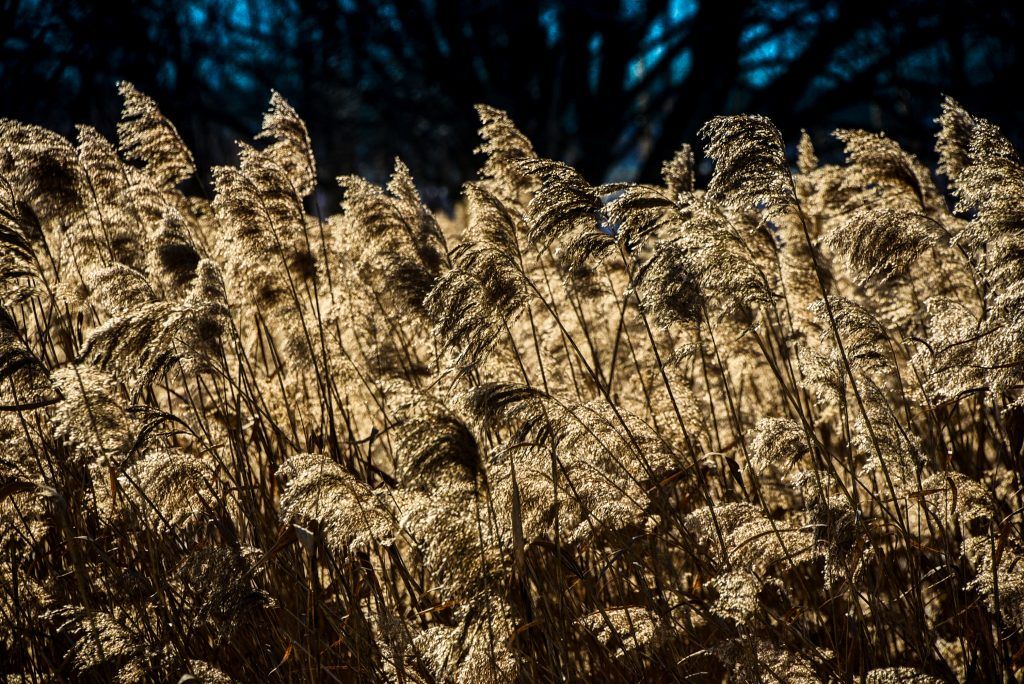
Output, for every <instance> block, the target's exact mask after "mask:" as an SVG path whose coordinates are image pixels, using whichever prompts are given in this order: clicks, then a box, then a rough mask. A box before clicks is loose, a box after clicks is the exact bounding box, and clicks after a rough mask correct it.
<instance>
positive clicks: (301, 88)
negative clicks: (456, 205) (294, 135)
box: [0, 0, 1024, 205]
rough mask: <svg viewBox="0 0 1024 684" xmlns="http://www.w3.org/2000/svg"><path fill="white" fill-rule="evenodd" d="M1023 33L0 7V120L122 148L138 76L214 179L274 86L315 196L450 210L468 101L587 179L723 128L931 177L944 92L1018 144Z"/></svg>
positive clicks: (690, 13)
mask: <svg viewBox="0 0 1024 684" xmlns="http://www.w3.org/2000/svg"><path fill="white" fill-rule="evenodd" d="M1022 24H1024V2H1020V1H1016V0H979V1H977V2H969V1H966V0H957V1H953V0H857V1H854V2H844V1H841V0H773V1H771V2H739V1H737V0H707V1H705V0H589V1H584V0H508V1H498V0H480V1H477V2H468V1H458V0H397V1H395V0H290V1H287V2H270V1H268V0H248V1H245V0H240V1H231V0H183V1H181V2H159V1H156V0H140V1H138V2H124V1H118V0H106V1H103V0H98V1H95V2H80V1H75V0H69V1H66V2H53V3H48V2H40V1H38V0H0V116H4V117H14V118H17V119H21V120H24V121H28V122H33V123H39V124H42V125H45V126H48V127H51V128H53V129H55V130H57V131H59V132H61V133H65V134H69V135H70V134H73V125H74V124H75V123H93V124H96V125H98V126H99V128H100V129H101V130H102V131H104V132H105V133H107V134H108V135H113V132H114V126H115V124H116V121H117V118H118V112H119V108H120V99H119V97H118V96H117V92H116V88H115V82H116V81H118V80H120V79H127V80H130V81H132V82H133V83H135V85H136V86H137V87H138V88H139V89H140V90H142V91H143V92H145V93H147V94H149V95H151V96H152V97H154V98H155V99H156V100H157V101H158V102H159V104H160V106H161V109H162V110H163V112H164V113H165V114H166V115H168V116H169V117H170V118H171V119H172V120H173V121H174V122H175V123H176V124H177V126H178V128H179V130H180V131H181V132H182V135H183V136H184V138H185V139H186V141H187V142H188V143H189V144H190V145H191V146H192V147H193V149H194V151H195V153H196V157H197V161H198V162H199V164H200V166H201V167H203V168H204V169H205V168H207V167H208V166H209V165H211V164H216V163H225V162H230V161H233V160H234V147H233V143H232V141H233V140H235V139H238V138H248V137H251V136H252V134H254V133H255V132H256V131H257V129H258V127H259V121H260V117H261V114H262V112H263V110H264V109H265V108H266V104H267V100H268V98H269V91H270V89H271V88H276V89H278V90H280V91H281V93H282V94H283V95H284V96H285V97H286V98H287V99H288V100H289V101H290V102H291V104H292V105H293V106H294V107H295V108H296V109H297V110H298V111H299V113H300V114H301V115H302V116H303V118H304V119H305V120H306V122H307V123H308V125H309V128H310V132H311V134H312V137H313V140H314V144H315V145H316V147H317V156H318V160H319V164H320V174H321V177H322V180H324V181H329V179H331V178H333V177H334V176H336V175H339V174H343V173H353V172H356V173H360V174H363V175H366V176H368V177H370V178H371V179H373V180H381V179H382V178H383V177H385V176H386V174H387V172H388V169H389V168H390V166H391V161H392V159H393V157H394V156H395V155H399V156H401V157H402V158H403V159H404V160H405V161H406V162H407V163H408V164H409V166H410V167H411V169H412V171H413V174H414V176H415V177H416V178H417V181H418V182H419V183H420V184H421V185H422V187H423V189H424V190H425V192H426V194H427V196H428V198H429V199H430V201H431V202H432V203H434V204H436V205H446V204H448V203H449V201H450V198H451V197H453V196H454V195H455V193H456V192H457V188H458V186H459V185H460V183H461V182H462V181H464V180H466V179H469V178H471V177H472V175H473V174H474V172H475V170H476V168H477V166H478V164H479V161H480V160H479V158H476V157H475V156H474V154H473V148H474V147H475V146H476V145H477V143H478V141H477V139H476V128H477V125H478V123H477V120H476V116H475V113H474V111H473V107H472V105H473V104H474V103H477V102H484V103H489V104H492V105H494V106H497V107H501V108H505V109H507V110H508V111H509V112H510V114H511V115H512V117H513V118H514V120H515V121H516V122H517V123H518V124H519V126H520V127H521V128H522V129H523V130H524V131H525V132H526V133H527V134H528V135H529V136H530V137H531V139H532V140H533V141H534V144H535V146H536V148H537V150H538V152H539V153H541V154H543V155H545V156H550V157H554V158H558V159H563V160H566V161H569V162H571V163H573V164H575V165H577V166H578V167H579V168H580V169H581V170H582V171H583V173H584V174H585V175H586V176H587V177H588V179H589V180H591V181H592V182H600V181H604V180H613V179H615V180H621V179H632V178H638V179H641V180H650V179H653V178H655V177H657V172H658V168H659V167H660V164H661V162H662V161H663V160H664V159H665V158H667V157H669V156H671V154H672V153H673V152H674V151H675V150H676V149H677V148H678V146H679V145H680V144H681V143H683V142H686V141H692V140H693V139H694V136H695V132H696V130H697V129H698V128H699V127H700V125H701V123H703V122H704V121H705V120H706V119H708V118H710V117H711V116H713V115H715V114H722V113H733V112H758V113H763V114H767V115H769V116H771V117H772V118H773V119H774V120H775V121H776V122H777V123H778V124H779V126H780V127H781V128H782V130H783V133H784V134H785V135H786V137H787V140H788V141H789V142H790V143H791V144H792V143H793V142H795V141H796V139H797V136H798V134H799V131H800V129H801V128H806V129H808V130H809V131H810V132H811V133H812V135H813V136H814V137H815V140H816V142H818V143H819V145H821V146H823V149H824V151H825V153H826V154H828V153H829V150H832V151H833V153H834V150H835V145H834V143H832V144H831V146H830V143H829V140H830V139H829V137H828V134H829V132H830V131H831V130H832V129H834V128H836V127H850V126H856V127H862V128H868V129H872V130H877V129H884V130H886V131H887V132H888V133H889V134H890V135H891V136H893V137H895V138H896V139H897V140H899V141H900V142H901V143H903V144H904V145H905V146H906V147H907V148H908V149H910V150H912V151H914V152H917V153H920V154H922V155H923V156H924V157H925V159H926V160H929V158H930V155H931V154H932V153H931V147H932V138H931V136H932V134H933V132H934V129H935V125H934V123H933V119H934V118H935V116H936V115H937V114H938V111H939V103H940V101H941V96H942V95H943V94H949V95H952V96H954V97H956V98H957V99H959V100H960V101H961V103H962V104H963V105H964V106H965V107H966V108H967V109H968V110H969V111H972V112H973V113H976V114H980V115H982V116H986V117H988V118H991V119H992V120H994V121H995V122H996V123H998V124H1000V125H1001V126H1003V128H1004V129H1005V130H1006V131H1007V132H1008V133H1009V134H1010V136H1011V138H1014V139H1015V140H1016V139H1017V135H1016V134H1017V132H1018V131H1021V130H1024V127H1022V125H1021V124H1022V123H1024V121H1022V118H1024V109H1022V107H1021V105H1022V102H1024V94H1022V90H1021V84H1022V80H1021V76H1022V59H1021V50H1022V37H1021V30H1022V29H1024V25H1022ZM1018 141H1019V140H1018ZM328 184H329V185H332V184H330V183H329V182H328Z"/></svg>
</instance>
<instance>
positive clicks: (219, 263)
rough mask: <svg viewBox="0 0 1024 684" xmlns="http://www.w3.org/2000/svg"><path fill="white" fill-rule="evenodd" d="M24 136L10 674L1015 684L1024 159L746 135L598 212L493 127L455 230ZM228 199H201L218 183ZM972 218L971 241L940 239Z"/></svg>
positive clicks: (4, 169) (299, 168) (168, 155)
mask: <svg viewBox="0 0 1024 684" xmlns="http://www.w3.org/2000/svg"><path fill="white" fill-rule="evenodd" d="M122 94H123V95H124V97H125V111H124V117H123V121H122V123H121V125H120V126H119V128H118V137H119V140H118V143H117V145H116V146H115V145H113V144H112V143H110V142H108V141H107V140H105V139H104V138H103V137H102V136H101V135H100V134H99V133H97V132H96V131H95V130H93V129H90V128H86V127H83V128H81V129H80V131H79V136H78V141H77V144H73V143H71V142H69V141H68V140H65V139H63V138H61V137H59V136H57V135H55V134H53V133H50V132H47V131H45V130H41V129H39V128H35V127H32V126H27V125H23V124H19V123H16V122H12V121H3V122H0V297H2V304H3V308H2V314H3V315H2V316H0V408H2V409H3V410H2V411H0V439H2V444H3V450H2V453H0V477H2V481H0V509H2V512H3V515H2V520H0V545H2V554H0V591H2V600H0V669H2V670H3V673H4V674H6V675H7V681H19V682H20V681H26V682H28V681H31V682H36V681H112V680H113V681H120V682H134V681H170V682H173V681H178V679H179V677H182V676H183V675H186V674H188V675H191V677H192V678H193V679H192V680H193V681H194V680H201V681H208V682H224V681H231V680H235V681H241V682H250V681H267V680H273V681H296V682H299V681H342V682H348V681H362V682H367V681H377V680H391V681H397V682H447V681H455V682H467V683H468V682H497V681H509V680H516V679H518V680H523V681H538V682H540V681H544V682H546V681H581V680H601V681H624V682H625V681H629V682H632V681H682V680H693V681H720V680H723V679H730V680H733V681H741V682H748V681H749V682H773V681H785V682H812V681H868V682H878V683H882V682H931V681H954V680H972V681H980V680H985V681H999V680H1002V681H1011V680H1013V679H1015V678H1016V677H1017V676H1019V670H1018V668H1019V667H1020V666H1021V663H1022V654H1024V636H1022V633H1021V630H1022V629H1024V574H1022V573H1024V568H1022V567H1021V566H1020V564H1019V561H1020V560H1021V558H1022V554H1024V545H1022V539H1021V532H1022V526H1021V518H1020V513H1021V511H1022V506H1024V501H1022V495H1021V493H1022V486H1021V485H1022V483H1021V475H1022V473H1024V470H1022V468H1021V466H1022V462H1021V459H1022V453H1021V445H1022V439H1024V413H1022V406H1024V400H1022V393H1021V386H1022V381H1024V314H1022V313H1021V312H1022V311H1024V167H1022V165H1021V163H1020V161H1019V159H1018V157H1017V155H1016V153H1015V152H1014V151H1013V149H1012V148H1011V147H1010V146H1009V145H1008V144H1007V142H1006V141H1005V139H1004V138H1003V137H1002V135H1001V134H1000V133H999V131H998V130H997V129H996V128H995V127H993V126H992V125H991V124H989V123H988V122H986V121H983V120H980V119H976V118H974V117H972V116H970V115H969V114H967V113H966V112H964V111H962V110H961V109H960V108H959V107H957V105H956V104H955V103H953V102H952V101H947V102H946V103H945V104H944V108H943V114H942V116H941V118H940V122H941V124H942V132H941V134H940V137H939V142H938V150H939V153H940V156H941V159H942V164H941V167H940V169H939V171H940V172H941V173H942V174H944V175H945V176H946V177H947V179H948V185H949V188H950V196H949V197H947V196H946V195H944V194H943V193H942V192H940V191H939V190H938V189H937V188H936V185H935V183H934V182H933V179H932V177H931V175H930V174H929V172H928V170H927V169H926V168H924V167H923V166H922V165H921V164H920V163H919V162H918V161H917V160H915V159H914V158H913V157H911V156H909V155H908V154H906V153H905V152H904V151H903V150H901V149H900V148H899V146H898V145H896V144H895V143H894V142H892V141H891V140H889V139H887V138H885V137H884V136H881V135H876V134H871V133H866V132H862V131H841V132H839V133H838V136H839V138H840V139H841V140H842V141H843V142H844V143H845V145H846V163H845V164H843V165H839V166H831V165H821V164H819V162H818V161H817V159H816V158H815V155H814V151H813V149H812V148H811V145H810V142H809V141H808V140H807V139H806V137H805V139H804V140H802V141H800V144H799V146H798V153H799V154H798V159H797V160H796V168H795V170H794V169H791V167H790V165H789V161H788V160H787V159H786V155H785V148H784V146H783V141H782V139H781V136H780V135H779V132H778V131H777V130H776V129H775V127H774V126H773V125H772V124H771V122H769V121H767V120H765V119H763V118H759V117H747V116H744V117H727V118H719V119H716V120H714V121H712V122H710V123H709V124H708V125H707V126H706V127H705V129H704V130H703V132H702V137H703V139H704V141H705V145H704V151H705V154H706V155H707V156H709V157H710V158H712V159H713V161H714V164H715V172H714V175H713V177H712V179H711V181H710V184H709V186H708V188H707V189H706V190H701V189H697V188H696V187H695V185H694V174H693V163H694V162H693V159H694V155H693V153H692V151H691V150H690V148H689V147H685V148H684V149H683V150H681V151H680V152H679V154H677V155H676V156H675V157H674V158H673V159H672V160H671V161H670V162H669V163H667V164H666V165H665V172H664V181H665V182H664V185H660V186H654V185H636V184H618V185H613V186H603V187H595V186H592V185H590V184H588V183H587V181H586V180H585V179H583V178H582V177H581V176H580V175H579V174H578V173H577V172H575V171H574V170H573V169H572V168H570V167H568V166H566V165H564V164H561V163H558V162H554V161H550V160H545V159H540V158H537V156H536V155H535V153H534V151H533V148H532V146H531V144H530V142H529V141H528V140H526V139H525V138H524V137H523V136H522V135H521V134H520V133H519V132H518V131H517V130H516V128H515V127H514V125H513V124H512V122H511V121H509V120H508V118H507V117H506V116H505V115H504V114H503V113H502V112H500V111H497V110H494V109H490V108H486V107H481V108H480V115H481V119H482V121H483V128H482V129H481V135H482V137H483V141H484V142H483V145H482V147H481V149H480V151H481V152H482V154H483V155H484V162H483V168H482V170H481V173H480V177H479V178H478V179H477V180H476V181H474V182H472V183H469V184H467V185H466V188H465V194H464V196H465V201H464V202H463V203H462V204H461V206H460V210H459V212H457V214H456V217H455V218H454V219H448V218H444V217H437V216H435V215H433V214H432V213H431V212H430V211H428V210H427V209H426V208H425V207H424V206H423V204H422V203H421V201H420V199H419V196H418V195H417V192H416V189H415V186H414V184H413V181H412V179H411V177H410V175H409V173H408V170H407V169H406V168H405V167H404V165H402V164H401V163H400V162H396V166H395V172H394V175H393V177H392V179H391V181H390V183H389V184H388V185H387V186H386V187H383V188H381V187H377V186H375V185H373V184H371V183H368V182H367V181H365V180H363V179H360V178H355V177H345V178H341V179H339V182H340V183H341V185H342V187H343V188H344V191H345V194H344V201H343V203H342V206H341V211H340V213H337V214H334V215H330V216H328V215H327V213H328V212H326V211H324V209H325V208H323V207H318V206H315V201H314V199H313V192H314V189H315V187H316V184H317V172H316V166H315V161H314V159H313V156H312V153H311V146H310V141H309V138H308V135H307V132H306V128H305V126H304V124H303V123H302V121H301V120H300V119H299V117H298V116H297V115H296V113H295V112H294V111H293V110H292V109H291V108H290V107H289V106H288V104H287V103H286V102H285V101H284V100H283V99H282V98H281V97H280V96H278V95H276V94H275V95H274V97H273V99H272V100H271V107H270V111H269V112H268V113H267V115H266V118H265V119H264V127H263V130H262V132H261V133H260V134H259V135H258V136H256V138H257V143H256V144H255V145H249V144H240V146H239V147H240V154H239V158H240V162H239V164H238V165H237V166H233V167H224V168H218V169H215V170H214V172H213V177H214V179H215V181H214V187H213V189H212V191H211V192H210V193H209V195H210V196H212V199H211V198H210V197H207V196H204V195H200V196H191V195H188V194H185V193H183V192H182V191H181V189H180V186H181V185H182V183H183V181H185V180H187V179H189V178H190V177H191V176H192V175H193V174H194V171H195V169H194V164H193V161H192V155H191V154H190V152H189V151H188V149H187V148H186V147H185V146H184V144H183V143H182V141H181V140H180V138H179V136H178V134H177V132H176V130H175V128H174V126H173V125H172V124H171V123H170V122H168V121H167V120H166V119H164V118H163V117H162V116H161V115H160V113H159V110H158V109H157V107H156V105H155V103H153V102H152V101H151V100H149V99H148V98H147V97H146V96H145V95H143V94H141V93H139V92H138V91H136V90H135V89H134V88H132V86H130V85H127V84H126V85H123V86H122ZM196 187H198V185H197V186H196ZM951 201H955V209H953V210H951V209H950V208H949V206H950V202H951Z"/></svg>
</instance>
